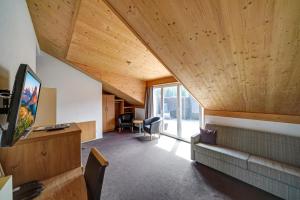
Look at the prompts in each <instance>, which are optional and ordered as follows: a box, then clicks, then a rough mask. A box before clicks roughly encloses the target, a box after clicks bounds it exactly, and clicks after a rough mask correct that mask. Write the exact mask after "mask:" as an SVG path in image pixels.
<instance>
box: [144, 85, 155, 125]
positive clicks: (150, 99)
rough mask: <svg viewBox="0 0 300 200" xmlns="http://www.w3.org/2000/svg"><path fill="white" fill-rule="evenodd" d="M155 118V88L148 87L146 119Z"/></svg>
mask: <svg viewBox="0 0 300 200" xmlns="http://www.w3.org/2000/svg"><path fill="white" fill-rule="evenodd" d="M150 117H153V87H147V89H146V97H145V119H148V118H150Z"/></svg>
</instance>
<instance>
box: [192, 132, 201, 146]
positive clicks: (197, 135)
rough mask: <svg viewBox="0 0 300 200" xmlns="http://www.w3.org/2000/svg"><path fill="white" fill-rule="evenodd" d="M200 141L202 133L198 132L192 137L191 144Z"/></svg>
mask: <svg viewBox="0 0 300 200" xmlns="http://www.w3.org/2000/svg"><path fill="white" fill-rule="evenodd" d="M199 142H200V133H196V134H195V135H193V136H192V137H191V144H197V143H199Z"/></svg>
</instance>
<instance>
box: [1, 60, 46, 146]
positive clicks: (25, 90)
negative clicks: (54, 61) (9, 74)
mask: <svg viewBox="0 0 300 200" xmlns="http://www.w3.org/2000/svg"><path fill="white" fill-rule="evenodd" d="M40 89H41V81H40V79H39V78H38V77H37V75H36V74H35V73H34V72H33V71H32V70H31V68H30V67H29V66H28V65H26V64H21V65H20V66H19V69H18V71H17V74H16V78H15V82H14V87H13V91H12V97H11V102H10V108H9V113H8V116H7V123H8V128H7V131H6V132H5V133H3V135H2V138H1V146H12V145H13V144H14V143H15V142H16V141H18V139H20V137H21V136H23V135H24V134H26V133H28V132H29V131H30V129H31V128H32V125H33V124H34V121H35V117H36V113H37V107H38V101H39V94H40Z"/></svg>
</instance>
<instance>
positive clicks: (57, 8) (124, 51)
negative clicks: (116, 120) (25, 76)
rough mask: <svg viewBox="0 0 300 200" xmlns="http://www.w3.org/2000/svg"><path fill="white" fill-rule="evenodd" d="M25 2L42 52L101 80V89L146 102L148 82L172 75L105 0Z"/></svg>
mask: <svg viewBox="0 0 300 200" xmlns="http://www.w3.org/2000/svg"><path fill="white" fill-rule="evenodd" d="M27 4H28V8H29V11H30V14H31V17H32V21H33V24H34V28H35V31H36V34H37V38H38V41H39V44H40V47H41V49H42V50H43V51H45V52H47V53H48V54H50V55H52V56H54V57H56V58H59V59H60V60H62V61H64V62H66V63H68V64H71V65H72V66H73V67H75V68H77V69H79V70H81V71H82V72H84V73H86V74H88V75H89V76H91V77H93V78H95V79H97V80H99V81H102V83H103V88H104V89H105V90H107V91H109V92H113V93H115V94H116V95H118V96H120V97H121V98H125V100H128V101H129V102H130V103H133V104H143V103H144V95H145V88H146V81H148V80H153V79H158V78H163V77H167V76H170V75H171V74H170V72H169V71H168V70H167V69H166V68H165V67H164V66H163V65H162V64H161V63H160V62H159V61H158V60H157V58H156V57H155V56H153V55H152V53H150V52H149V50H148V49H147V48H146V47H145V46H144V45H143V43H142V42H140V41H139V40H138V39H137V38H136V36H135V35H134V34H133V33H132V32H131V31H130V29H129V28H128V27H127V26H126V25H124V24H123V22H122V21H121V20H120V19H119V18H118V17H117V16H115V14H114V13H113V12H112V11H111V10H110V8H109V7H108V6H107V5H106V4H105V3H104V2H103V1H97V0H43V1H39V0H27Z"/></svg>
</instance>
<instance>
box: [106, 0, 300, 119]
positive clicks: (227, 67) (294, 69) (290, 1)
mask: <svg viewBox="0 0 300 200" xmlns="http://www.w3.org/2000/svg"><path fill="white" fill-rule="evenodd" d="M105 1H106V3H107V4H108V5H109V6H110V7H111V8H113V10H114V11H115V13H117V14H118V15H119V17H120V18H121V19H122V20H123V21H125V22H126V23H127V24H128V26H129V27H131V29H132V30H133V31H134V32H135V33H136V35H137V36H139V37H140V38H141V39H142V40H143V42H144V43H145V44H147V45H148V47H149V49H151V51H152V52H153V53H154V54H155V55H156V57H158V58H159V59H160V60H161V61H162V63H163V64H164V65H165V66H166V67H167V68H168V69H169V70H170V71H171V72H172V73H173V74H174V75H175V76H176V77H177V79H178V80H180V81H181V82H182V83H183V84H184V85H185V86H186V87H187V88H188V89H189V91H190V92H191V93H192V94H193V95H194V96H195V97H196V98H197V99H198V100H199V102H200V103H201V104H202V105H203V106H204V107H205V108H206V109H210V110H226V111H242V112H257V113H274V114H287V115H300V1H299V0H247V1H245V0H198V1H194V0H164V1H161V0H151V1H140V0H122V1H119V0H105Z"/></svg>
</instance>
